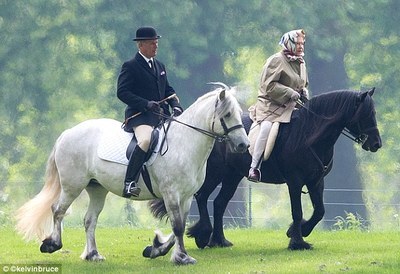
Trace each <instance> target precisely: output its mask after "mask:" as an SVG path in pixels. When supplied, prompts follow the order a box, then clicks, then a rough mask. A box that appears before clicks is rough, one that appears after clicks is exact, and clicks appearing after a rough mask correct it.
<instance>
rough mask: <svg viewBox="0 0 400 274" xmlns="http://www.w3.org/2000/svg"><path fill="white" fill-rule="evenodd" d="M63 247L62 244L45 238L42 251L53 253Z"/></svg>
mask: <svg viewBox="0 0 400 274" xmlns="http://www.w3.org/2000/svg"><path fill="white" fill-rule="evenodd" d="M61 248H62V244H61V243H60V244H56V243H55V242H54V241H53V240H51V239H44V240H43V242H42V245H41V246H40V252H42V253H53V252H55V251H57V250H60V249H61Z"/></svg>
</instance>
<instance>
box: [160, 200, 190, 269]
mask: <svg viewBox="0 0 400 274" xmlns="http://www.w3.org/2000/svg"><path fill="white" fill-rule="evenodd" d="M167 200H168V199H164V202H165V206H166V209H167V211H168V215H169V218H170V221H171V226H172V231H173V233H174V235H175V238H176V241H175V249H174V252H173V253H172V255H171V261H172V262H174V263H175V264H179V265H187V264H194V263H196V259H194V258H192V257H191V256H189V255H188V254H187V252H186V249H185V244H184V242H183V236H184V233H185V224H186V218H187V215H188V213H189V209H190V205H191V203H192V198H190V199H187V200H186V201H182V202H181V206H179V203H177V202H176V201H177V200H179V199H174V200H172V201H171V200H168V201H167Z"/></svg>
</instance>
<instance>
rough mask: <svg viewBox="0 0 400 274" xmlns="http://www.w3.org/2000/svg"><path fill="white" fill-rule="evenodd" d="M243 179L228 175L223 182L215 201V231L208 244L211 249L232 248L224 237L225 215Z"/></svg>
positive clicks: (236, 175) (235, 175) (237, 175)
mask: <svg viewBox="0 0 400 274" xmlns="http://www.w3.org/2000/svg"><path fill="white" fill-rule="evenodd" d="M242 178H243V176H242V175H240V174H237V173H232V174H227V175H226V176H225V177H224V179H223V181H222V188H221V190H220V191H219V193H218V195H217V197H216V198H215V200H214V230H213V233H212V235H211V238H210V242H209V243H208V246H209V247H230V246H233V243H231V242H230V241H228V240H227V239H226V238H225V235H224V222H223V219H224V213H225V210H226V207H227V205H228V203H229V201H230V200H231V199H232V197H233V195H234V194H235V192H236V189H237V187H238V185H239V183H240V181H241V179H242Z"/></svg>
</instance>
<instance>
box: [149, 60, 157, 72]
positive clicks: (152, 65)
mask: <svg viewBox="0 0 400 274" xmlns="http://www.w3.org/2000/svg"><path fill="white" fill-rule="evenodd" d="M149 65H150V68H151V70H152V71H153V72H156V69H155V67H154V64H153V61H152V60H149Z"/></svg>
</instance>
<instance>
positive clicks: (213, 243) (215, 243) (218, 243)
mask: <svg viewBox="0 0 400 274" xmlns="http://www.w3.org/2000/svg"><path fill="white" fill-rule="evenodd" d="M207 246H208V247H210V248H212V247H231V246H233V243H231V242H230V241H228V240H227V239H222V240H221V241H214V240H211V241H210V242H209V243H208V245H207Z"/></svg>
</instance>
